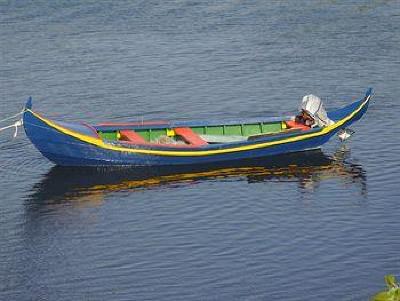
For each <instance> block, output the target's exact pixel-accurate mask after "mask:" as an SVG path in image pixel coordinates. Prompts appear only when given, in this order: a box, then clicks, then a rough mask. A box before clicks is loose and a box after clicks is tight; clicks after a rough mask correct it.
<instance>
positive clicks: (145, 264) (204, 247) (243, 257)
mask: <svg viewBox="0 0 400 301" xmlns="http://www.w3.org/2000/svg"><path fill="white" fill-rule="evenodd" d="M0 37H1V41H2V42H1V43H0V119H2V118H3V116H4V117H6V116H9V115H11V114H14V113H15V112H17V111H19V110H20V109H21V107H22V105H23V103H24V101H25V100H26V99H27V97H28V96H30V95H31V96H33V98H34V106H35V109H37V110H39V111H41V112H46V114H47V115H48V116H50V117H57V118H64V119H65V120H85V121H87V122H100V121H115V120H123V121H136V120H142V119H143V118H144V119H146V118H154V119H192V118H196V119H206V118H212V119H218V118H224V119H226V118H237V117H238V116H240V117H243V118H246V117H258V116H273V115H275V114H276V113H277V114H278V115H287V114H291V113H293V112H295V111H296V109H297V106H298V104H299V101H300V100H301V97H302V96H303V95H305V94H309V93H314V94H316V95H319V96H321V97H322V99H323V100H324V101H325V102H326V105H327V107H328V108H334V107H340V106H342V105H345V104H347V103H349V102H350V101H352V100H353V99H355V98H360V97H361V96H362V95H363V93H364V92H365V90H366V88H367V87H370V86H372V87H374V89H375V91H376V93H375V96H374V101H373V103H372V104H371V106H370V109H369V111H368V113H367V115H366V116H364V117H363V119H362V120H360V122H358V123H357V124H356V125H354V127H353V129H354V130H355V131H356V134H355V135H354V137H353V138H352V140H351V141H350V142H348V143H346V145H341V144H340V143H339V142H338V141H337V140H335V139H334V140H332V142H330V143H329V144H328V145H327V146H326V147H324V148H323V150H322V151H317V152H307V153H301V154H297V155H294V156H289V157H285V158H280V159H279V160H275V159H274V160H261V161H258V162H245V163H242V164H238V165H235V166H216V167H210V166H207V167H202V168H184V169H181V170H173V171H171V170H133V171H132V170H122V171H121V170H120V171H112V172H111V171H104V170H100V171H94V170H80V169H63V168H59V167H54V166H53V165H52V164H51V163H50V162H48V161H47V160H46V159H44V158H43V157H42V156H41V155H40V154H39V153H38V152H37V151H36V150H35V149H34V147H33V146H32V145H31V144H30V143H29V142H28V141H27V139H26V137H25V136H24V134H20V135H19V136H18V137H17V138H16V139H14V140H11V135H12V133H11V132H2V133H1V134H0V175H1V177H0V196H1V198H0V299H2V300H3V299H4V300H110V299H111V300H368V298H369V297H370V296H371V295H373V294H374V293H376V292H377V291H379V290H380V289H382V288H383V276H384V275H385V274H389V273H393V274H396V275H398V276H399V273H400V260H399V253H400V235H399V233H400V231H399V230H400V225H399V222H398V220H399V216H400V204H399V201H398V199H399V196H400V192H399V191H400V190H399V184H400V183H399V176H400V168H399V164H398V162H399V160H400V156H399V154H400V144H399V139H398V135H397V133H398V132H399V131H400V126H399V122H398V116H399V115H400V108H399V101H398V95H400V88H399V87H400V86H399V84H398V83H399V81H398V79H399V78H400V60H399V57H400V52H399V45H400V4H399V2H398V1H378V0H375V1H362V0H361V1H355V0H354V1H345V2H343V1H330V0H320V1H163V2H156V1H131V2H125V1H119V2H116V1H74V2H70V1H57V2H48V1H35V2H27V1H6V2H1V3H0ZM4 125H6V124H4ZM1 126H3V124H1Z"/></svg>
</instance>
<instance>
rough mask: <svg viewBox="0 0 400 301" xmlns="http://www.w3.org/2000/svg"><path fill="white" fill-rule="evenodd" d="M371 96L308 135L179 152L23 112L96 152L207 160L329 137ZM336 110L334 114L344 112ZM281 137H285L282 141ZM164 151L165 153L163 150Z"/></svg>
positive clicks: (270, 138) (360, 108) (370, 91)
mask: <svg viewBox="0 0 400 301" xmlns="http://www.w3.org/2000/svg"><path fill="white" fill-rule="evenodd" d="M371 95H372V90H368V92H367V93H366V95H365V97H364V98H363V99H361V100H359V101H357V102H354V103H353V104H355V103H359V104H358V106H357V108H356V109H354V110H353V111H351V112H349V113H348V114H346V115H345V117H344V118H342V119H340V120H338V121H336V122H335V123H334V124H333V125H330V126H326V127H323V128H318V129H312V130H309V131H304V132H302V133H287V134H278V135H274V136H273V137H268V136H267V137H265V138H260V139H256V140H252V141H240V142H231V143H224V144H214V145H213V144H210V145H206V146H201V147H196V148H194V147H189V148H178V149H174V148H171V147H165V146H162V145H159V146H158V145H157V146H158V147H157V149H155V146H153V145H152V146H150V147H149V148H147V147H146V145H145V144H142V145H139V144H137V145H134V147H127V146H125V145H120V144H119V145H114V144H110V143H108V142H107V141H104V140H102V139H101V138H96V137H91V136H87V135H85V134H82V133H79V132H76V131H73V130H71V129H68V128H65V127H62V126H60V125H58V124H57V123H56V122H55V121H52V120H50V119H47V118H45V117H42V116H41V115H40V114H38V113H36V112H34V111H32V109H30V108H26V112H29V113H31V114H32V115H33V116H34V117H36V118H38V119H39V120H41V121H42V122H44V123H45V124H46V125H47V126H49V127H50V128H53V129H55V130H57V131H58V132H61V133H62V134H65V135H68V136H71V137H73V138H75V139H77V140H80V141H82V142H85V143H88V144H91V145H94V146H97V147H99V148H102V149H105V150H110V151H119V152H127V153H136V154H142V155H156V156H176V157H189V156H192V157H197V156H209V155H220V154H227V153H234V152H240V151H251V150H257V149H261V148H267V147H271V146H275V145H280V144H286V143H291V142H297V141H303V140H306V139H311V138H315V137H319V136H323V135H328V134H330V133H331V132H334V131H335V130H337V129H340V128H341V127H342V126H343V125H344V124H345V123H346V122H348V121H351V119H352V118H353V117H354V116H356V114H357V113H358V112H360V111H361V110H362V108H363V107H364V106H365V105H366V104H368V102H369V100H370V98H371ZM343 109H344V108H342V109H339V110H336V111H340V110H343ZM282 136H284V137H282ZM165 148H167V149H165Z"/></svg>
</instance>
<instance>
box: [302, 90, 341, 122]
mask: <svg viewBox="0 0 400 301" xmlns="http://www.w3.org/2000/svg"><path fill="white" fill-rule="evenodd" d="M300 110H301V111H305V112H306V113H307V114H308V115H310V116H311V117H312V118H313V119H314V122H315V126H319V127H323V126H327V125H331V124H334V122H333V121H332V120H331V119H329V118H328V114H327V113H326V111H325V108H324V106H323V104H322V100H321V98H319V97H318V96H315V95H313V94H310V95H306V96H304V97H303V101H302V102H301V105H300Z"/></svg>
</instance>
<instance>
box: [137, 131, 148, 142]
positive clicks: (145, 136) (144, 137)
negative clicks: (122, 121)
mask: <svg viewBox="0 0 400 301" xmlns="http://www.w3.org/2000/svg"><path fill="white" fill-rule="evenodd" d="M135 132H136V133H138V134H139V135H140V136H142V138H143V139H144V140H146V141H150V131H149V130H135Z"/></svg>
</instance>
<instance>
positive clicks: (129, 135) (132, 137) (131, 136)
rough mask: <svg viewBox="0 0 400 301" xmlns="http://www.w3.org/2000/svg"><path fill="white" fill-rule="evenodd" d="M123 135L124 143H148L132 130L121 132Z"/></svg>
mask: <svg viewBox="0 0 400 301" xmlns="http://www.w3.org/2000/svg"><path fill="white" fill-rule="evenodd" d="M119 133H120V135H121V140H122V141H128V142H132V143H138V144H139V143H140V144H142V143H146V140H144V138H143V137H142V136H140V135H139V134H138V133H135V132H134V131H132V130H120V131H119Z"/></svg>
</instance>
